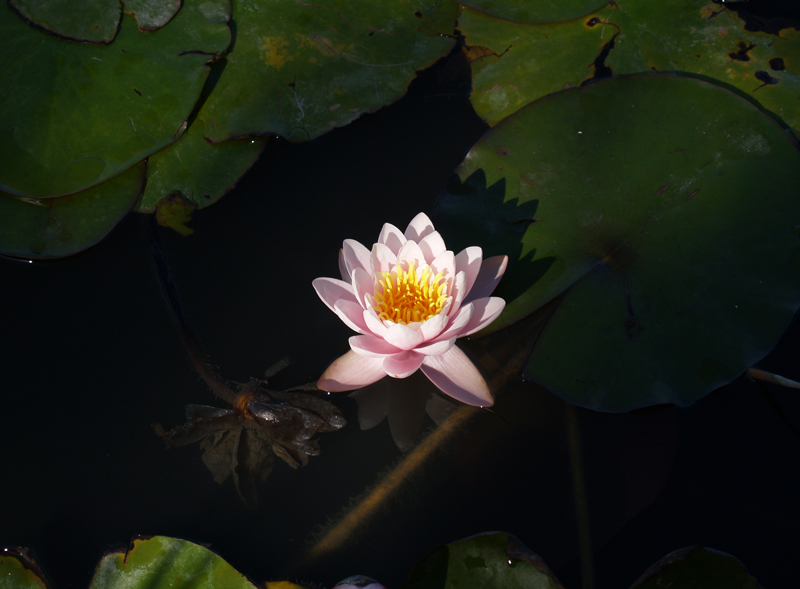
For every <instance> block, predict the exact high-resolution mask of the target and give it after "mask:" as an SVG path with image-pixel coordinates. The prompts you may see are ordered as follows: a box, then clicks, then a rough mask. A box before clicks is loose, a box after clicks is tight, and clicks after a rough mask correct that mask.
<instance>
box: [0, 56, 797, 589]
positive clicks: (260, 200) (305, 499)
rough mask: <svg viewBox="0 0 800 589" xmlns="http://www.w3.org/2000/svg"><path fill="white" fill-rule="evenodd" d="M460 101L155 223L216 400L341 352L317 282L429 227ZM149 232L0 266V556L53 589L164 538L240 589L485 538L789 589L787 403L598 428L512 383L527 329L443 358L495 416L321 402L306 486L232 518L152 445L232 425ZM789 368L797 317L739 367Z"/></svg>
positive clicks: (580, 563)
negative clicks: (343, 258)
mask: <svg viewBox="0 0 800 589" xmlns="http://www.w3.org/2000/svg"><path fill="white" fill-rule="evenodd" d="M470 84H471V78H470V69H469V66H468V64H467V63H466V61H465V60H464V59H463V57H462V56H461V55H460V54H457V53H456V54H451V55H450V56H448V57H447V58H444V59H443V60H441V61H440V62H438V63H437V64H435V65H434V66H433V67H431V68H429V69H428V70H425V71H423V72H420V73H419V75H418V78H417V79H416V80H415V81H414V82H413V83H412V84H411V86H410V88H409V91H408V94H407V95H405V96H404V97H403V98H402V99H400V100H399V101H397V102H396V103H394V104H392V105H391V106H388V107H385V108H383V109H381V110H378V111H377V112H375V113H373V114H368V115H364V116H362V117H361V118H359V119H357V120H355V121H354V122H352V123H350V124H349V125H347V126H345V127H342V128H338V129H335V130H334V131H332V132H329V133H327V134H325V135H322V136H321V137H319V138H317V139H314V140H313V141H310V142H306V143H300V144H293V143H289V142H287V141H284V140H282V139H273V140H271V141H269V142H268V143H267V146H266V148H265V151H264V152H263V154H262V155H261V157H260V159H259V160H258V162H257V163H256V164H255V165H254V166H253V168H252V169H250V171H249V172H248V173H247V174H246V175H245V176H244V177H243V178H242V179H241V180H240V181H239V183H238V185H237V186H236V188H235V189H234V190H233V191H231V192H230V193H229V194H227V195H226V196H225V197H224V198H223V199H221V200H220V201H219V202H218V203H216V204H215V205H214V206H213V207H210V208H208V209H204V210H201V211H196V212H195V213H194V215H193V217H192V220H191V222H190V223H189V226H190V227H191V228H192V229H193V230H194V233H193V234H192V235H190V236H188V237H183V236H180V235H178V234H177V233H176V232H174V231H172V230H171V229H168V228H164V227H158V228H157V233H158V237H159V241H160V248H161V250H162V251H163V254H164V258H165V260H166V261H167V264H168V266H169V270H170V273H171V276H172V279H173V280H174V284H175V287H176V289H177V291H178V293H179V295H180V299H181V302H182V305H183V310H184V311H185V314H186V317H187V320H188V323H189V324H190V326H191V328H192V329H193V331H194V333H195V335H196V336H197V339H198V340H199V342H200V346H201V347H202V349H203V351H204V353H205V354H206V355H207V358H208V360H209V362H210V363H211V364H212V365H213V366H214V367H216V369H217V370H218V372H219V373H220V374H221V375H222V376H223V377H224V378H225V379H227V380H228V381H229V382H231V383H246V382H248V381H249V380H250V379H251V378H263V377H264V374H265V371H267V370H269V369H270V367H272V366H273V365H275V364H276V363H278V362H280V361H282V360H283V359H284V358H288V363H287V365H286V366H285V368H283V369H282V370H281V371H280V372H278V373H277V374H275V375H274V376H271V377H270V378H269V386H270V388H272V389H274V390H283V389H288V388H292V387H296V386H299V385H303V384H306V383H309V382H314V381H316V380H317V379H318V378H319V376H320V374H322V372H323V371H324V370H325V368H326V367H327V366H328V365H329V364H330V363H331V362H332V361H333V360H335V359H336V358H337V357H339V356H340V355H342V354H344V353H345V352H346V351H347V350H348V349H349V347H348V343H347V342H348V337H349V336H351V335H352V332H351V330H349V329H348V328H347V326H345V325H344V324H343V323H342V322H341V321H340V320H339V319H338V318H337V317H336V316H335V315H334V314H333V313H331V312H330V311H329V310H328V309H327V308H326V307H325V305H324V304H323V303H322V302H321V301H320V300H319V298H318V297H317V295H316V293H315V292H314V289H313V288H312V286H311V282H312V280H313V279H315V278H318V277H322V276H338V266H337V252H338V250H339V248H340V247H341V245H342V241H343V240H344V239H346V238H350V239H355V240H357V241H359V242H361V243H363V244H365V245H367V246H368V247H369V246H370V245H371V244H372V243H373V242H374V241H375V240H376V238H377V236H378V233H379V232H380V229H381V227H382V225H383V224H384V223H392V224H394V225H395V226H397V227H400V228H401V229H403V228H405V226H406V225H407V224H408V223H409V221H410V220H411V219H412V218H413V217H414V216H415V215H416V214H417V213H419V212H420V211H423V212H425V213H427V214H428V215H430V216H431V218H432V219H433V222H434V224H437V223H438V220H437V216H436V214H437V211H438V210H439V209H438V206H439V204H440V203H441V197H442V194H443V191H444V190H445V188H446V187H447V186H448V185H451V183H452V182H453V170H455V169H456V168H457V166H458V165H459V164H460V163H461V162H462V160H463V159H464V156H465V155H466V154H467V152H468V151H469V150H470V149H471V148H472V147H473V145H474V144H475V143H476V142H477V141H478V139H479V138H481V136H482V135H483V134H484V133H485V132H486V131H487V129H488V126H487V125H486V123H485V122H484V121H483V120H482V119H481V118H480V117H479V116H477V115H476V114H475V111H474V110H473V107H472V105H471V103H470V100H469V93H470ZM149 220H151V217H150V216H146V215H142V214H138V213H131V214H129V215H127V216H126V217H125V218H124V219H123V220H122V221H121V222H120V224H119V225H118V226H117V227H116V228H115V229H114V230H113V231H112V232H111V234H110V235H108V237H107V238H105V239H104V240H103V241H101V242H100V243H99V244H97V245H96V246H94V247H92V248H90V249H88V250H87V251H85V252H83V253H80V254H78V255H75V256H72V257H69V258H65V259H61V260H55V261H47V262H34V263H30V262H29V261H27V260H14V259H11V258H3V259H0V272H2V274H3V277H4V278H3V284H4V285H5V288H4V289H3V292H2V294H1V295H0V297H2V302H3V307H4V308H5V309H6V313H5V315H4V318H3V320H2V329H3V332H4V334H5V337H4V338H3V344H2V348H3V350H2V358H3V372H4V379H3V386H2V389H3V393H2V396H3V402H2V409H0V444H1V445H0V447H1V448H2V452H3V469H2V473H3V474H2V482H1V483H0V504H2V505H3V506H4V507H3V514H2V516H0V545H2V546H26V547H29V548H30V549H31V550H32V551H33V552H34V554H35V556H36V558H37V560H38V561H39V563H40V564H41V565H42V566H43V567H44V569H45V572H46V573H47V575H48V577H49V578H50V580H51V581H52V583H53V585H54V586H55V587H61V588H67V587H79V588H82V587H86V586H88V584H89V583H90V581H91V579H92V575H93V573H94V570H95V566H96V564H97V562H98V560H99V559H100V557H101V556H102V554H103V552H104V551H105V550H106V549H107V548H108V547H109V546H111V545H114V544H119V543H122V544H127V543H128V542H129V541H130V540H131V538H133V537H135V536H137V535H145V536H147V535H164V536H172V537H178V538H185V539H188V540H192V541H194V542H197V543H200V544H203V545H206V546H209V547H210V548H211V549H212V550H214V551H215V552H217V553H218V554H219V555H221V556H222V557H223V558H224V559H226V560H227V561H228V562H229V563H231V564H232V565H233V566H234V567H235V568H236V569H237V570H239V571H240V572H242V573H244V574H245V575H247V576H248V577H249V578H251V579H253V580H254V581H256V582H259V583H260V582H263V581H270V580H280V579H290V580H293V581H295V582H299V583H306V584H314V586H321V587H332V586H333V585H335V584H336V582H337V581H339V580H341V579H343V578H345V577H348V576H350V575H355V574H363V575H368V576H370V577H372V578H375V579H377V580H379V581H381V582H382V583H383V584H384V585H386V586H387V587H394V588H397V587H400V586H402V584H403V583H404V581H405V580H406V578H407V577H408V575H409V573H410V572H411V570H412V569H413V567H414V566H415V564H416V563H418V562H419V561H420V560H421V559H423V558H425V557H426V556H427V555H428V554H430V553H431V552H432V551H434V550H435V549H437V548H438V547H440V546H441V545H443V544H446V543H450V542H453V541H455V540H458V539H460V538H464V537H467V536H471V535H474V534H478V533H481V532H488V531H497V530H500V531H504V532H508V533H511V534H513V535H515V536H516V537H517V538H519V539H520V540H521V541H522V542H523V543H524V544H525V545H526V546H528V547H529V548H530V549H531V550H533V551H534V552H536V553H537V554H539V555H540V556H541V557H542V558H543V559H544V561H545V562H546V563H547V564H548V566H549V567H550V568H551V569H552V570H553V572H554V573H555V575H556V576H557V577H558V579H559V580H560V582H561V583H562V584H563V585H564V587H567V588H577V587H581V586H583V587H585V588H588V587H592V586H595V587H628V586H630V585H631V584H632V583H633V582H634V581H635V580H636V579H637V578H638V577H639V576H640V575H641V574H642V573H643V572H644V571H645V570H646V569H647V568H648V567H649V566H651V565H652V564H653V563H655V562H656V561H658V560H659V559H660V558H662V557H664V556H665V555H667V554H669V553H670V552H672V551H674V550H677V549H679V548H683V547H685V546H694V545H702V546H707V547H710V548H714V549H717V550H720V551H723V552H726V553H728V554H732V555H734V556H736V557H737V558H738V559H740V560H741V561H742V562H743V563H744V565H745V566H746V567H747V569H748V572H749V573H750V574H751V575H753V576H755V577H756V578H757V579H758V581H759V583H760V584H761V585H762V586H764V587H781V586H789V585H790V583H791V581H792V580H793V579H794V578H795V576H796V573H795V566H794V560H795V557H796V546H797V540H796V527H797V522H798V521H800V506H798V502H797V483H798V480H800V478H799V476H798V475H800V468H798V456H800V432H798V429H797V428H798V427H799V426H800V395H798V394H797V393H796V392H795V391H794V390H793V389H789V388H782V387H777V386H774V385H763V384H758V383H756V382H754V381H753V380H752V379H750V378H749V377H748V376H747V375H741V376H739V377H737V378H735V379H734V380H733V381H732V382H730V384H727V385H725V386H723V387H721V388H719V389H717V390H715V391H713V392H711V393H710V394H708V395H707V396H704V397H702V398H700V399H699V400H697V401H696V402H694V403H693V404H690V405H689V406H686V407H677V406H674V405H669V404H659V405H656V406H653V407H649V408H643V409H637V410H634V411H629V412H619V413H611V412H603V411H593V410H590V409H586V408H583V407H580V406H575V405H572V404H570V403H568V402H566V401H564V400H562V399H561V398H560V397H558V396H556V395H554V394H553V393H551V392H549V391H548V390H547V389H545V388H544V387H542V386H539V385H537V384H536V383H534V382H531V381H526V380H523V379H522V376H521V375H522V370H523V366H524V364H525V361H526V359H527V355H528V352H529V349H530V337H529V334H530V329H531V327H530V325H529V324H520V325H522V327H520V325H517V326H512V327H510V328H509V329H507V330H503V331H500V332H497V333H496V334H493V335H489V336H486V337H483V338H473V339H470V340H460V341H459V345H461V346H462V348H463V349H464V350H465V351H467V353H468V354H470V356H471V357H472V358H474V359H475V361H476V363H477V364H478V365H479V366H480V368H481V369H482V370H483V372H484V373H485V375H486V376H487V381H488V382H489V383H490V386H491V388H492V390H493V392H494V394H495V397H496V403H495V405H494V406H493V407H492V408H491V409H488V408H483V409H480V408H476V409H474V410H471V411H468V412H466V413H461V414H458V413H449V412H448V410H445V411H444V413H445V414H447V415H450V416H451V417H450V419H445V421H444V426H437V425H436V424H435V423H434V421H433V420H432V419H431V418H430V417H429V416H427V415H425V416H424V417H421V415H422V411H421V408H422V406H423V405H424V403H425V400H426V399H429V398H430V397H431V396H432V395H437V394H438V393H437V389H436V388H435V387H434V386H433V384H431V383H430V382H429V381H428V380H427V379H426V378H425V377H424V376H422V375H421V374H420V373H417V374H415V375H413V376H412V377H410V378H408V379H405V380H395V379H384V380H383V381H380V382H379V383H377V384H376V385H372V386H371V387H370V390H371V391H372V393H373V394H377V395H379V396H380V395H385V396H388V398H390V399H391V404H390V409H389V416H388V418H386V419H383V420H382V421H381V422H380V423H378V424H377V425H375V426H374V427H371V428H370V429H362V428H361V427H359V406H358V405H357V403H356V401H355V399H354V398H353V397H351V396H349V395H348V394H347V393H331V394H328V395H325V397H324V398H325V399H326V400H327V401H329V402H331V403H333V404H334V405H335V406H336V407H337V408H338V409H339V410H340V411H341V412H342V414H343V416H344V418H345V420H346V421H347V425H346V427H344V428H342V429H341V430H339V431H335V432H329V433H323V434H320V435H318V436H316V437H315V439H316V440H317V441H318V443H319V446H320V448H321V453H320V455H319V456H312V457H310V459H309V461H308V464H307V465H306V466H303V467H301V468H298V469H296V470H293V469H291V468H290V467H289V466H288V465H287V464H286V463H284V462H283V461H281V460H275V461H274V464H273V467H272V471H271V473H270V474H269V476H268V478H267V479H266V481H264V482H259V483H257V486H256V489H257V494H258V507H257V509H250V508H248V507H247V506H246V505H245V504H244V503H243V501H242V499H241V498H240V496H239V495H238V494H237V491H236V488H235V486H234V484H233V481H232V480H231V479H230V478H228V479H227V480H226V481H224V482H223V483H222V484H219V483H217V482H215V480H214V478H213V477H212V474H211V473H210V472H209V470H208V469H207V468H206V465H205V464H204V462H203V459H202V450H201V448H200V447H199V445H198V444H192V445H189V446H186V447H180V448H172V449H166V448H165V444H164V441H163V440H162V439H161V438H160V437H159V436H157V435H156V433H155V431H154V429H153V426H152V424H154V423H160V424H162V425H163V427H164V428H165V429H171V428H173V427H177V426H179V425H181V424H183V423H184V422H185V415H184V411H185V407H186V405H190V404H195V405H209V406H216V407H220V408H225V407H227V405H226V403H225V402H224V401H223V400H221V399H219V398H217V397H215V396H214V395H213V394H212V392H211V391H210V390H209V388H208V386H207V385H206V384H205V383H204V382H203V380H202V379H201V378H200V376H199V375H198V373H197V372H196V371H195V368H194V367H193V365H192V363H191V362H190V360H189V356H188V355H187V351H186V348H185V346H184V343H183V342H182V340H181V337H180V335H179V333H178V331H177V330H176V328H175V326H174V325H173V322H172V321H171V316H170V311H169V303H168V301H167V300H166V299H165V297H164V296H163V294H162V291H161V288H160V286H159V280H158V276H157V271H156V267H155V265H154V260H153V256H152V243H151V241H150V239H149V238H148V232H147V231H148V230H147V227H146V225H145V224H146V222H147V221H149ZM444 238H445V241H447V235H444ZM720 280H722V281H724V280H725V277H724V276H720ZM721 337H722V336H721ZM798 350H800V325H799V324H798V322H797V320H796V319H795V320H793V321H792V323H791V325H790V326H789V328H788V329H787V331H786V332H785V333H784V335H783V336H782V338H781V339H780V341H779V342H778V343H777V345H776V347H775V348H774V350H773V351H772V352H771V353H770V354H769V355H768V356H767V357H766V358H764V360H763V361H761V362H759V364H758V366H759V367H761V368H763V369H764V370H767V371H770V372H774V373H777V374H780V375H783V376H785V377H787V378H791V379H795V380H800V368H799V367H798V366H799V365H798V363H797V354H798ZM437 398H438V397H437ZM452 407H455V402H454V403H453V405H452ZM362 411H363V408H362ZM454 415H460V417H458V418H457V419H454V418H453V416H454ZM362 418H363V415H362ZM369 425H373V424H369ZM390 425H391V427H390ZM397 442H399V446H400V447H399V446H398V443H397ZM348 513H351V514H354V515H352V516H351V517H349V518H346V515H347V514H348ZM343 521H344V522H346V525H344V527H342V526H343V524H342V522H343ZM334 530H335V533H334V534H331V532H332V531H334Z"/></svg>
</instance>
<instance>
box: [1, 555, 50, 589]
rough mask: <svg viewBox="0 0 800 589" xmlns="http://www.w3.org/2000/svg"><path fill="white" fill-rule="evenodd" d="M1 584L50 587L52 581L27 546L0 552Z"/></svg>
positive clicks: (36, 588) (32, 588)
mask: <svg viewBox="0 0 800 589" xmlns="http://www.w3.org/2000/svg"><path fill="white" fill-rule="evenodd" d="M0 586H2V587H4V588H5V587H7V588H8V589H49V588H50V587H51V585H50V582H49V581H48V580H47V576H46V575H45V574H44V572H43V571H42V569H41V567H40V566H39V563H38V562H36V559H35V558H34V557H33V555H32V554H31V553H30V551H29V550H28V549H27V548H5V549H3V551H2V552H0Z"/></svg>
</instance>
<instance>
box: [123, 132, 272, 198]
mask: <svg viewBox="0 0 800 589" xmlns="http://www.w3.org/2000/svg"><path fill="white" fill-rule="evenodd" d="M266 142H267V140H266V139H264V138H260V137H255V138H247V139H234V140H231V141H225V142H223V143H218V144H216V145H212V144H211V143H209V142H208V141H207V140H206V139H205V137H203V124H202V123H196V124H193V125H191V126H190V127H189V129H188V131H187V132H186V134H185V135H184V136H183V137H181V139H179V140H178V141H176V142H175V143H173V144H172V145H170V146H168V147H165V148H164V149H162V150H161V151H159V152H157V153H154V154H153V155H151V156H150V158H149V159H148V160H147V187H146V188H145V191H144V195H143V196H142V200H141V201H140V202H139V204H138V205H137V207H136V210H137V211H139V212H142V213H152V212H153V211H154V210H155V208H156V206H157V205H158V203H159V202H160V201H161V200H162V199H164V198H166V197H167V196H169V195H170V194H172V193H173V192H174V193H177V194H180V196H181V198H183V199H184V200H186V201H188V202H190V203H192V204H193V205H195V206H196V207H197V208H203V207H207V206H209V205H211V204H214V203H215V202H217V201H218V200H219V199H220V198H222V196H223V195H224V194H225V193H227V192H228V191H229V190H231V189H232V188H233V187H234V186H235V185H236V182H237V181H238V180H239V178H241V176H242V175H243V174H244V173H245V172H246V171H247V170H248V169H250V166H252V165H253V164H254V163H255V161H256V160H257V159H258V156H259V155H261V152H262V151H263V150H264V146H265V145H266Z"/></svg>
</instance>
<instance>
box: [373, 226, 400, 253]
mask: <svg viewBox="0 0 800 589" xmlns="http://www.w3.org/2000/svg"><path fill="white" fill-rule="evenodd" d="M405 242H406V238H405V237H404V236H403V232H402V231H400V230H399V229H398V228H397V227H395V226H394V225H392V224H391V223H384V225H383V229H381V234H380V235H379V236H378V243H382V244H383V245H385V246H387V247H388V248H389V249H390V250H392V253H394V254H395V255H397V252H399V251H400V246H402V245H403V244H404V243H405Z"/></svg>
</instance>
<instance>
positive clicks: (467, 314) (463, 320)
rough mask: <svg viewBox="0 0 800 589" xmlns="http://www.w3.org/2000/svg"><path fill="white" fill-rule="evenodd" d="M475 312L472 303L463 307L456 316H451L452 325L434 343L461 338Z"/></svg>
mask: <svg viewBox="0 0 800 589" xmlns="http://www.w3.org/2000/svg"><path fill="white" fill-rule="evenodd" d="M473 312H474V307H473V306H472V303H467V304H466V305H464V306H463V307H461V308H460V309H459V310H458V311H456V312H455V314H451V315H450V325H448V326H447V329H445V330H444V331H443V332H442V333H440V334H439V335H438V336H437V337H436V338H435V339H434V341H437V342H438V341H440V340H445V339H450V338H451V337H460V336H461V332H462V331H463V330H464V327H465V326H466V325H467V323H469V320H470V319H471V318H472V314H473Z"/></svg>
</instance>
